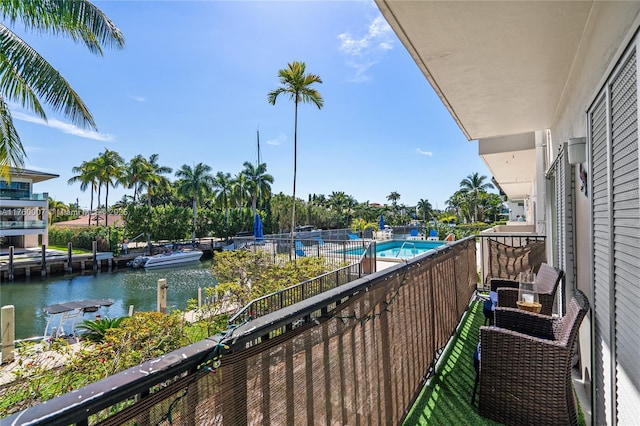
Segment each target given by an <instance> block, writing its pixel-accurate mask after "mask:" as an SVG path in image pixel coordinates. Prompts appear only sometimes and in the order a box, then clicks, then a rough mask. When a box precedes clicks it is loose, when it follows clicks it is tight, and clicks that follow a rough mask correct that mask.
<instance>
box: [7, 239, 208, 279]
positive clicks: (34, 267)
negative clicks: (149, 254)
mask: <svg viewBox="0 0 640 426" xmlns="http://www.w3.org/2000/svg"><path fill="white" fill-rule="evenodd" d="M199 248H200V250H202V251H203V253H204V255H203V258H205V259H206V258H210V257H211V256H212V252H213V251H215V250H217V247H213V248H212V246H209V247H199ZM11 252H12V251H11V250H10V254H9V255H8V256H7V255H3V256H1V257H0V276H1V277H2V281H3V282H4V281H5V280H6V281H13V280H14V279H15V278H16V277H31V276H41V277H46V276H48V275H51V274H65V273H73V272H80V273H83V272H92V271H93V272H97V271H105V270H106V271H108V272H111V271H114V270H118V269H125V268H127V263H128V262H129V261H130V260H133V259H134V258H135V257H136V256H140V255H142V254H144V251H142V250H136V251H132V252H129V254H120V255H119V256H117V257H114V256H113V254H112V253H111V252H97V251H94V253H87V254H62V253H60V254H51V253H47V252H46V250H42V254H40V255H35V256H34V255H32V256H30V257H24V256H19V255H15V256H14V255H12V253H11Z"/></svg>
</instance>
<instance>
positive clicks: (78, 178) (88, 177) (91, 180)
mask: <svg viewBox="0 0 640 426" xmlns="http://www.w3.org/2000/svg"><path fill="white" fill-rule="evenodd" d="M71 171H72V172H73V173H77V174H76V175H75V176H73V177H71V178H70V179H69V180H68V181H67V183H68V184H69V185H73V184H74V183H77V182H80V190H81V191H82V192H84V191H86V190H87V188H89V187H90V188H91V204H90V206H89V216H88V217H89V219H88V223H87V225H89V226H91V212H92V211H93V193H94V191H96V190H97V189H98V173H97V169H96V167H95V162H93V161H83V162H82V164H80V165H79V166H76V167H73V168H72V169H71ZM99 201H100V200H99V199H98V202H99Z"/></svg>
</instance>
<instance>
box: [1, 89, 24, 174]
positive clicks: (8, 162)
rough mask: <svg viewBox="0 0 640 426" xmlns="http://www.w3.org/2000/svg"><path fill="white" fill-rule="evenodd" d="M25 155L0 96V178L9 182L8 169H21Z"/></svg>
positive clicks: (7, 108)
mask: <svg viewBox="0 0 640 426" xmlns="http://www.w3.org/2000/svg"><path fill="white" fill-rule="evenodd" d="M25 155H26V154H25V152H24V148H23V146H22V143H21V142H20V136H19V135H18V131H17V130H16V128H15V126H14V125H13V118H12V117H11V112H10V111H9V107H8V106H7V104H6V102H5V101H4V98H3V97H2V96H0V176H2V178H3V179H4V180H6V181H7V182H9V181H10V180H11V179H10V173H9V168H10V167H16V168H21V167H23V165H24V157H25Z"/></svg>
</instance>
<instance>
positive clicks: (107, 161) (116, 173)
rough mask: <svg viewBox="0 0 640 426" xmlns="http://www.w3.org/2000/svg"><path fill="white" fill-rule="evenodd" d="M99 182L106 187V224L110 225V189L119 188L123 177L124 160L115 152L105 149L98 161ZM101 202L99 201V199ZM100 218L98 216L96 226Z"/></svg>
mask: <svg viewBox="0 0 640 426" xmlns="http://www.w3.org/2000/svg"><path fill="white" fill-rule="evenodd" d="M96 168H97V175H98V182H100V185H104V186H105V196H104V209H105V210H104V224H105V225H109V187H111V186H113V187H117V186H118V185H119V184H120V180H121V179H122V177H123V170H124V159H123V158H122V157H121V156H120V154H118V153H117V152H115V151H111V150H110V149H107V148H105V149H104V152H103V153H102V154H100V155H99V156H98V158H97V159H96ZM98 201H99V199H98ZM97 223H98V218H97V216H96V224H97Z"/></svg>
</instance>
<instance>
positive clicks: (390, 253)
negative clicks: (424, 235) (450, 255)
mask: <svg viewBox="0 0 640 426" xmlns="http://www.w3.org/2000/svg"><path fill="white" fill-rule="evenodd" d="M444 244H446V243H445V242H443V241H424V240H391V241H383V242H378V243H377V244H376V256H377V257H378V260H385V258H386V259H388V260H401V259H411V258H413V257H416V256H420V255H421V254H424V253H427V252H429V251H431V250H435V249H437V248H438V247H440V246H442V245H444ZM362 252H363V249H361V248H359V249H354V250H349V251H347V253H348V254H356V255H360V254H362Z"/></svg>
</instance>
